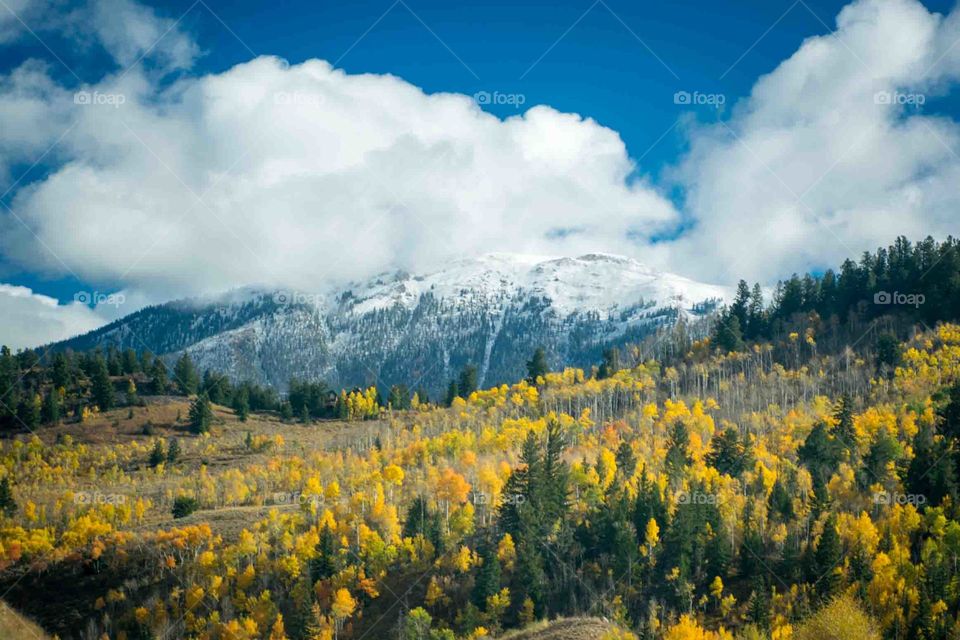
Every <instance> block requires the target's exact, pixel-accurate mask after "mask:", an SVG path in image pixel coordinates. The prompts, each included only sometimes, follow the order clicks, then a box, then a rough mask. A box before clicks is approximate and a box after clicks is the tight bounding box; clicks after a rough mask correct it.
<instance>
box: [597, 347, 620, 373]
mask: <svg viewBox="0 0 960 640" xmlns="http://www.w3.org/2000/svg"><path fill="white" fill-rule="evenodd" d="M620 369H621V366H620V350H619V349H617V348H616V347H612V348H610V349H607V350H606V351H604V352H603V362H601V363H600V369H598V370H597V377H598V378H600V379H601V380H603V379H605V378H609V377H610V376H612V375H613V374H615V373H616V372H617V371H620Z"/></svg>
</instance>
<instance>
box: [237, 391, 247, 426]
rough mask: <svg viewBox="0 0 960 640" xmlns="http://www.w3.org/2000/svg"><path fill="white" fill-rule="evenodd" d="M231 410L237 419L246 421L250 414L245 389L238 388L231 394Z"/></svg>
mask: <svg viewBox="0 0 960 640" xmlns="http://www.w3.org/2000/svg"><path fill="white" fill-rule="evenodd" d="M233 410H234V412H235V413H236V414H237V420H239V421H240V422H246V421H247V418H248V417H249V416H250V396H249V392H248V391H247V390H246V389H240V390H239V391H237V392H236V393H234V394H233Z"/></svg>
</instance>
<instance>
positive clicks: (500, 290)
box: [353, 253, 729, 315]
mask: <svg viewBox="0 0 960 640" xmlns="http://www.w3.org/2000/svg"><path fill="white" fill-rule="evenodd" d="M520 291H525V292H527V293H528V294H529V295H538V296H542V297H546V298H549V299H550V301H551V306H552V308H553V309H554V310H555V311H556V312H557V313H558V314H561V315H569V314H571V313H577V312H579V313H585V312H589V311H597V312H604V311H612V310H616V309H619V308H623V307H625V306H631V305H635V304H636V303H638V302H640V301H650V302H654V303H656V304H657V306H661V307H663V306H671V307H679V308H683V309H687V310H689V309H690V308H691V307H692V306H693V305H694V304H696V303H699V302H703V301H705V300H711V299H723V298H725V297H726V296H727V295H729V291H728V289H726V288H725V287H719V286H716V285H708V284H702V283H699V282H694V281H693V280H689V279H687V278H684V277H682V276H678V275H674V274H671V273H664V272H662V271H658V270H656V269H652V268H650V267H647V266H645V265H643V264H641V263H639V262H637V261H636V260H633V259H630V258H625V257H622V256H616V255H610V254H598V253H593V254H588V255H584V256H581V257H579V258H551V257H543V256H531V255H525V254H508V253H494V254H488V255H485V256H483V257H481V258H476V259H464V260H459V261H457V262H454V263H453V264H451V265H450V266H449V267H447V268H445V269H443V270H441V271H438V272H435V273H432V274H429V275H426V276H420V277H411V276H408V275H406V274H401V275H400V276H399V277H398V276H393V277H390V278H385V277H381V278H378V279H375V280H373V281H371V282H369V283H368V284H367V285H366V287H365V289H361V290H360V291H355V292H354V295H355V296H357V297H358V300H359V301H358V302H357V304H356V305H355V307H354V309H353V310H354V312H355V313H359V314H363V313H367V312H369V311H372V310H375V309H385V308H389V307H392V306H393V305H395V304H400V305H403V306H405V307H408V308H412V307H413V306H415V305H416V303H417V301H418V300H419V298H420V296H421V295H423V294H424V293H427V292H430V293H432V294H433V295H434V296H436V297H438V298H442V299H447V300H456V299H470V300H473V301H496V300H501V299H503V298H504V297H510V296H513V295H516V294H518V293H519V292H520Z"/></svg>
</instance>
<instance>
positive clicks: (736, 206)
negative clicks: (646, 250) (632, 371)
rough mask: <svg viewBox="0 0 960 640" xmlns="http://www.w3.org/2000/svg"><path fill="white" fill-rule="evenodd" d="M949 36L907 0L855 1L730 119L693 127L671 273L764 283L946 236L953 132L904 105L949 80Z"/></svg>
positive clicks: (952, 221)
mask: <svg viewBox="0 0 960 640" xmlns="http://www.w3.org/2000/svg"><path fill="white" fill-rule="evenodd" d="M958 26H960V14H958V13H957V12H954V13H953V14H951V15H950V16H949V18H947V19H944V18H942V17H941V16H939V15H936V14H932V13H930V12H928V11H927V10H926V9H925V8H924V7H923V6H922V5H921V4H919V3H917V2H914V1H913V0H860V1H858V2H855V3H853V4H851V5H848V6H847V7H846V8H844V9H843V11H842V12H841V13H840V15H839V16H838V18H837V30H836V32H835V33H834V34H831V35H825V36H820V37H815V38H810V39H808V40H806V41H805V42H804V43H803V45H802V46H801V47H800V49H799V50H798V51H797V52H796V53H795V54H794V55H793V56H791V57H790V58H789V59H788V60H786V61H784V62H783V63H782V64H780V65H779V66H778V67H777V68H776V69H775V70H774V71H773V72H772V73H770V74H769V75H767V76H764V77H762V78H760V80H759V81H758V82H757V83H756V85H755V86H754V87H753V91H752V92H751V94H750V96H749V97H748V98H746V99H745V100H743V101H741V103H740V104H739V105H737V109H736V110H735V112H734V115H733V117H732V119H731V120H730V121H729V122H726V123H722V124H716V125H712V126H708V127H705V128H696V129H694V130H693V131H692V132H691V145H692V150H691V153H690V154H689V156H688V157H687V158H686V159H685V161H684V162H683V163H682V165H681V167H680V169H679V171H678V174H677V178H678V179H679V181H680V182H681V184H683V185H684V186H685V187H686V188H687V190H688V198H687V207H688V210H689V214H690V215H691V216H692V217H693V219H694V220H695V221H696V223H697V226H696V228H695V229H694V231H693V233H691V234H690V235H688V236H687V237H685V238H683V239H682V240H681V241H680V242H678V243H677V245H676V246H674V247H672V248H671V251H672V253H673V260H674V263H675V264H689V265H691V266H692V267H693V269H694V270H695V271H694V272H693V275H699V276H701V277H709V276H711V275H712V276H714V277H722V278H724V279H727V280H729V279H733V278H738V277H741V276H744V277H749V278H751V279H757V280H761V281H764V280H765V281H769V280H770V279H771V278H777V277H781V276H784V275H789V273H790V272H791V271H798V272H802V271H804V270H807V269H810V268H812V267H814V268H815V267H823V266H830V265H837V264H838V263H839V262H840V261H842V260H843V259H844V258H847V257H853V258H856V257H857V256H858V255H859V254H860V253H861V252H862V251H864V250H869V249H873V248H876V247H877V246H879V245H886V244H887V243H889V242H891V241H892V240H893V239H894V238H895V237H896V236H898V235H901V234H902V235H906V236H908V237H911V238H914V239H919V238H921V237H924V236H926V235H928V234H931V235H934V236H935V237H941V238H942V237H944V236H946V235H947V234H948V233H949V232H951V231H955V230H956V221H957V215H958V214H957V212H958V210H960V189H958V187H957V185H958V184H960V158H958V156H957V149H958V146H957V143H958V141H960V129H958V128H957V125H956V123H955V122H953V121H952V120H949V119H947V118H943V117H935V116H928V115H924V114H923V112H922V111H920V110H918V109H917V108H916V107H915V106H913V105H911V104H909V103H910V102H913V101H917V100H925V101H926V102H927V103H929V102H931V101H932V100H933V99H934V98H935V97H936V95H937V94H939V93H943V92H944V91H945V90H946V89H947V88H948V87H949V85H950V84H951V83H952V82H954V81H955V80H956V74H957V71H958V60H960V57H958V56H960V47H954V48H953V49H952V50H951V47H952V46H953V44H954V43H956V42H957V40H958V39H960V28H958ZM888 98H889V100H888ZM745 247H749V250H744V249H745Z"/></svg>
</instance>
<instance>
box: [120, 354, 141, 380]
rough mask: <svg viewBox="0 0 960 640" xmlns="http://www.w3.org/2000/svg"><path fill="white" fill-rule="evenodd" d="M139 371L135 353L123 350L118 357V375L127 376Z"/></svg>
mask: <svg viewBox="0 0 960 640" xmlns="http://www.w3.org/2000/svg"><path fill="white" fill-rule="evenodd" d="M139 370H140V362H139V361H138V360H137V353H136V352H135V351H134V350H133V349H125V350H124V352H123V355H122V356H120V375H124V376H129V375H133V374H134V373H137V372H138V371H139Z"/></svg>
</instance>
